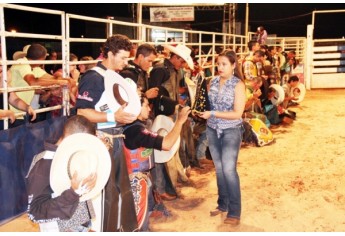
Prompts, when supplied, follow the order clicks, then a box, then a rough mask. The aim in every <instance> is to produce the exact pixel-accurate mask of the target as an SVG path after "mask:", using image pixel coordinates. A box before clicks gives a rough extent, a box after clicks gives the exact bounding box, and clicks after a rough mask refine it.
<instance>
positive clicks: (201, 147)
mask: <svg viewBox="0 0 345 236" xmlns="http://www.w3.org/2000/svg"><path fill="white" fill-rule="evenodd" d="M207 147H208V141H207V137H206V130H205V131H204V132H202V133H201V134H200V136H199V138H198V141H197V145H196V158H197V159H198V160H201V159H203V158H206V149H207Z"/></svg>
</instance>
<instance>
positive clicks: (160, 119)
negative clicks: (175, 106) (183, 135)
mask: <svg viewBox="0 0 345 236" xmlns="http://www.w3.org/2000/svg"><path fill="white" fill-rule="evenodd" d="M173 127H174V122H173V120H172V118H170V117H168V116H164V115H159V116H157V117H156V119H155V120H154V121H153V124H152V128H151V130H152V131H154V132H156V133H158V134H159V135H161V136H166V135H167V134H168V133H169V132H170V131H171V130H172V129H173ZM179 147H180V137H178V139H177V140H176V142H175V143H174V145H173V146H172V148H171V149H170V150H169V151H159V150H156V149H155V150H154V157H155V162H156V163H164V162H168V161H169V160H170V159H171V158H172V157H173V156H174V155H175V153H176V152H177V150H178V148H179Z"/></svg>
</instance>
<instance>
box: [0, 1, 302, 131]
mask: <svg viewBox="0 0 345 236" xmlns="http://www.w3.org/2000/svg"><path fill="white" fill-rule="evenodd" d="M6 9H11V10H12V11H13V10H16V11H25V12H33V13H35V14H48V15H52V16H55V17H56V16H59V17H60V18H61V24H60V25H57V26H56V25H54V26H53V27H60V28H61V34H59V35H56V34H54V35H49V34H42V33H37V32H17V33H13V32H10V31H8V30H6V25H5V14H4V11H6ZM0 18H1V19H0V24H1V25H0V36H1V52H2V55H3V57H2V60H1V62H0V63H1V65H2V66H3V69H4V71H6V70H7V68H8V66H10V65H13V64H17V63H18V62H16V61H13V60H11V59H9V58H7V56H6V55H7V47H6V46H7V45H6V40H7V39H8V38H11V37H18V38H31V39H32V41H37V40H38V39H41V40H42V41H43V40H55V41H56V42H58V43H60V45H61V48H60V51H61V52H62V60H59V61H41V62H40V63H41V64H59V63H61V64H62V67H63V75H64V76H65V77H68V75H69V65H75V64H79V63H80V64H83V63H86V62H77V63H76V62H70V61H69V54H70V53H71V46H72V45H73V46H75V45H79V44H81V43H83V44H85V43H87V44H92V45H95V44H99V45H100V44H102V43H104V42H105V39H106V38H107V37H108V36H109V35H112V34H115V33H122V34H127V35H128V36H129V37H130V38H131V40H132V41H133V43H137V44H141V43H143V42H146V43H150V44H152V45H155V46H157V45H158V44H166V43H168V42H167V39H168V36H169V35H179V39H180V40H181V42H180V43H182V44H185V45H188V46H191V47H196V48H199V54H198V55H196V57H197V58H198V59H199V64H200V66H201V67H203V68H210V69H211V71H212V76H214V73H215V70H214V68H215V58H216V56H217V55H218V53H219V51H221V50H222V49H226V48H232V49H233V50H236V51H238V55H239V56H241V55H244V54H246V53H247V51H248V49H247V42H248V38H250V34H249V37H246V36H245V35H236V34H225V33H217V32H206V31H193V30H184V29H175V28H167V27H161V26H153V25H145V24H139V23H131V22H123V21H117V20H113V19H103V18H95V17H88V16H81V15H75V14H67V13H65V12H63V11H55V10H49V9H40V8H33V7H26V6H20V5H15V4H0ZM78 21H82V22H85V23H88V24H95V25H97V28H98V29H99V30H103V34H104V37H103V36H102V37H99V36H94V35H83V36H79V35H78V36H76V35H73V32H71V31H72V27H73V25H74V24H76V22H78ZM38 28H39V27H38ZM155 34H156V35H157V34H161V35H163V36H161V37H160V40H155V38H156V37H153V36H154V35H155ZM269 42H271V43H272V44H274V45H280V46H282V48H283V49H284V50H295V51H296V55H297V59H299V60H300V61H301V62H302V63H303V62H305V60H306V57H305V55H306V53H305V52H306V39H305V38H279V37H278V38H277V37H274V38H269ZM21 46H22V47H23V46H24V45H21ZM81 47H82V46H81ZM57 50H59V49H57ZM208 57H212V60H211V65H206V63H205V62H206V59H207V58H208ZM28 63H29V64H32V63H33V62H28ZM6 81H7V74H6V73H3V84H4V88H5V89H6V88H7V83H6ZM4 95H5V96H4V98H5V99H4V107H7V103H8V97H7V93H6V92H4ZM5 126H6V124H5Z"/></svg>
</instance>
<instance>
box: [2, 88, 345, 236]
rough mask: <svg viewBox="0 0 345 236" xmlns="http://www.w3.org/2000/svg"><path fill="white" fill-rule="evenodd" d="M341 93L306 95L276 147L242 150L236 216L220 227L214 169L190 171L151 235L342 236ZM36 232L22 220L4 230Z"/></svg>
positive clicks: (344, 152) (344, 139)
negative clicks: (294, 235) (313, 235)
mask: <svg viewBox="0 0 345 236" xmlns="http://www.w3.org/2000/svg"><path fill="white" fill-rule="evenodd" d="M344 94H345V90H341V89H336V90H335V89H328V90H311V91H307V93H306V97H305V99H304V100H303V102H302V103H301V104H300V105H299V106H298V107H295V108H293V109H291V110H294V111H296V112H297V120H296V121H294V123H293V124H291V125H286V126H280V127H279V128H277V129H274V130H273V132H274V137H275V138H276V143H274V144H272V145H270V146H265V147H246V148H242V149H241V151H240V157H239V163H238V171H239V176H240V181H241V191H242V192H241V193H242V217H241V224H240V225H239V226H237V227H232V226H229V225H225V224H224V223H223V220H224V219H225V217H226V214H222V215H218V216H214V217H210V215H209V211H210V210H212V209H214V208H215V207H216V201H217V187H216V178H215V173H214V169H213V167H212V166H210V165H208V166H205V167H206V168H205V169H203V170H200V169H192V172H191V177H190V180H191V184H190V185H189V186H180V187H179V191H180V192H181V194H182V197H181V198H179V199H177V200H175V201H171V202H166V207H167V208H168V210H169V211H170V213H171V216H170V217H162V218H159V219H151V223H150V226H151V230H152V231H155V232H225V231H234V232H341V231H345V184H344V183H345V175H344V170H345V160H344V158H345V128H344V127H343V126H344V123H345V122H344V117H345V99H344ZM37 230H38V227H37V226H36V225H35V224H33V223H31V222H30V221H29V220H28V219H27V217H26V215H23V216H21V217H19V218H17V219H15V220H13V221H11V222H9V223H8V224H5V225H3V226H0V231H2V232H6V231H9V232H14V231H21V232H30V231H37Z"/></svg>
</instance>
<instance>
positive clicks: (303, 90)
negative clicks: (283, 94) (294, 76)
mask: <svg viewBox="0 0 345 236" xmlns="http://www.w3.org/2000/svg"><path fill="white" fill-rule="evenodd" d="M296 88H299V90H300V94H299V96H298V98H297V99H293V100H291V101H293V102H296V103H300V102H302V101H303V99H304V96H305V93H306V90H305V86H304V84H302V83H298V85H297V87H294V88H291V96H295V95H294V94H293V91H294V89H296Z"/></svg>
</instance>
